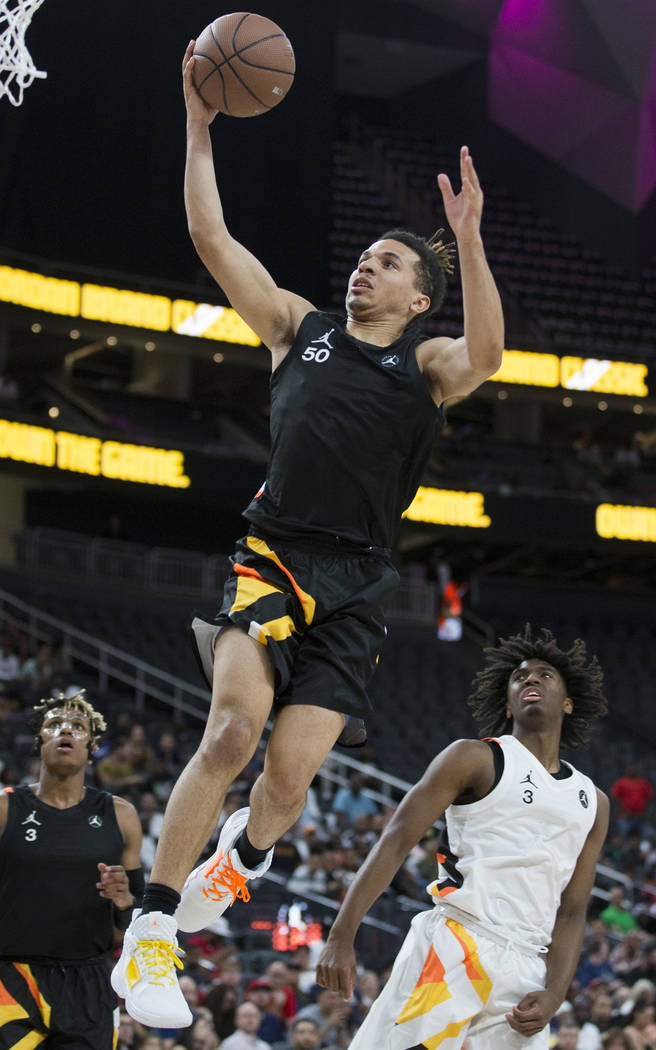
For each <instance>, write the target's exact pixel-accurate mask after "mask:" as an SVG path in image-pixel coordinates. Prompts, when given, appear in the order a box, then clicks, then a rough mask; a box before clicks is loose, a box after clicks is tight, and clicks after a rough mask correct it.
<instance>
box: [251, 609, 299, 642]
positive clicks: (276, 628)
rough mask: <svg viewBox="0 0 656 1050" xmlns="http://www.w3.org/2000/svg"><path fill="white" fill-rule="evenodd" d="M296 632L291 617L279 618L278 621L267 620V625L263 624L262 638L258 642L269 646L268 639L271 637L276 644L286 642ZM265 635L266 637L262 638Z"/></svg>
mask: <svg viewBox="0 0 656 1050" xmlns="http://www.w3.org/2000/svg"><path fill="white" fill-rule="evenodd" d="M295 632H296V626H295V624H294V621H293V620H292V618H291V616H279V617H278V619H277V620H267V622H266V623H263V624H262V630H261V631H260V637H259V638H258V641H260V642H263V643H264V645H266V644H267V638H268V637H269V636H270V637H271V638H273V639H274V640H275V641H276V642H284V641H285V640H286V639H287V638H289V637H290V635H292V634H294V633H295ZM262 635H264V637H262Z"/></svg>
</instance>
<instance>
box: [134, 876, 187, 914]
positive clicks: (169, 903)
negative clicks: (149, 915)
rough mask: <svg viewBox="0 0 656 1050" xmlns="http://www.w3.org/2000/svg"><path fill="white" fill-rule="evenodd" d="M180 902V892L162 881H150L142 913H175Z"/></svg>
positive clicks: (145, 893)
mask: <svg viewBox="0 0 656 1050" xmlns="http://www.w3.org/2000/svg"><path fill="white" fill-rule="evenodd" d="M179 903H180V894H179V893H178V891H177V890H172V889H171V887H170V886H164V885H163V884H162V883H161V882H149V883H148V885H147V886H146V889H145V890H144V895H143V901H142V902H141V914H142V915H145V914H146V912H149V911H161V912H162V913H163V914H164V915H173V914H174V912H175V909H176V908H177V906H178V904H179Z"/></svg>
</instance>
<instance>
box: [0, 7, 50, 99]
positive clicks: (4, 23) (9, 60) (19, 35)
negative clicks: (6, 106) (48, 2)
mask: <svg viewBox="0 0 656 1050" xmlns="http://www.w3.org/2000/svg"><path fill="white" fill-rule="evenodd" d="M42 3H43V0H0V98H2V96H3V95H6V96H7V98H8V99H9V101H10V102H11V104H12V106H20V104H21V102H22V101H23V92H24V91H25V89H26V88H28V87H29V86H30V84H31V83H32V81H33V80H34V79H35V77H45V76H47V74H46V73H43V72H41V70H39V69H37V68H36V67H35V65H34V62H33V61H32V56H31V55H30V53H29V51H28V50H27V47H26V45H25V33H26V32H27V28H28V26H29V24H30V22H31V21H32V15H33V14H34V12H35V11H36V10H37V8H39V7H41V4H42Z"/></svg>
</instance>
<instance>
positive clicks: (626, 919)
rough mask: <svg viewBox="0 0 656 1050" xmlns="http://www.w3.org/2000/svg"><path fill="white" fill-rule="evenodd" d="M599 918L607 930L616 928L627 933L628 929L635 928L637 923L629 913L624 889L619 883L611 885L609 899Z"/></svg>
mask: <svg viewBox="0 0 656 1050" xmlns="http://www.w3.org/2000/svg"><path fill="white" fill-rule="evenodd" d="M599 918H600V919H601V921H602V922H603V923H604V925H605V926H607V927H608V929H609V930H616V931H618V932H619V933H628V932H629V930H635V929H636V928H637V925H638V923H637V922H636V920H635V919H634V918H633V915H632V914H631V910H630V908H629V906H628V904H627V901H626V891H625V889H624V886H623V885H622V884H621V883H620V884H619V885H617V886H613V888H612V890H611V891H610V901H609V903H608V905H607V907H605V908H604V910H603V911H602V912H601V914H600V916H599Z"/></svg>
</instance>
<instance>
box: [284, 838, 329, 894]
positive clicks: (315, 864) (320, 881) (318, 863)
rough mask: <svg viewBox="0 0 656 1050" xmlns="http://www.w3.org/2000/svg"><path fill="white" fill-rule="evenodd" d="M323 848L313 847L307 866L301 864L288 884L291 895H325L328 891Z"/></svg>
mask: <svg viewBox="0 0 656 1050" xmlns="http://www.w3.org/2000/svg"><path fill="white" fill-rule="evenodd" d="M324 856H325V850H324V848H323V846H313V847H312V849H311V850H310V856H309V857H308V859H307V861H306V863H305V864H299V865H298V867H297V868H295V869H294V871H293V872H292V876H291V878H290V880H289V882H288V884H287V885H288V887H289V891H290V893H319V894H324V895H325V893H326V891H327V889H328V874H327V872H326V867H325V863H324Z"/></svg>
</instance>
